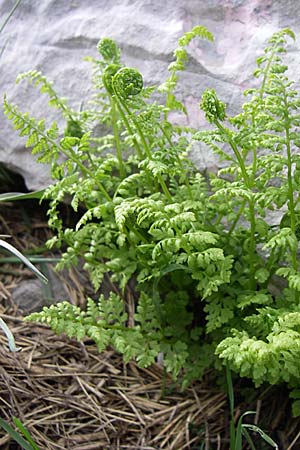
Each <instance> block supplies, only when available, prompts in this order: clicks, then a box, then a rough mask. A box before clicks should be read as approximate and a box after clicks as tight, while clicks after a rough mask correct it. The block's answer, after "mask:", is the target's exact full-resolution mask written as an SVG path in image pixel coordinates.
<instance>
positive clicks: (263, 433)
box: [243, 424, 278, 450]
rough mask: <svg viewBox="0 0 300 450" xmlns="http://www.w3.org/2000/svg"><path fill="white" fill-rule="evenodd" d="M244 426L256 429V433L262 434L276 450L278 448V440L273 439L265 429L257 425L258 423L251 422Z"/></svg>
mask: <svg viewBox="0 0 300 450" xmlns="http://www.w3.org/2000/svg"><path fill="white" fill-rule="evenodd" d="M243 427H245V428H248V429H249V430H251V431H254V432H255V433H258V434H260V436H261V437H262V438H263V439H264V440H265V441H266V442H267V443H268V444H270V445H271V446H272V447H274V448H275V449H276V450H278V445H277V444H276V442H274V441H273V439H271V438H270V436H268V435H267V434H266V433H265V432H264V431H263V430H261V429H260V428H259V427H257V426H256V425H251V424H244V425H243Z"/></svg>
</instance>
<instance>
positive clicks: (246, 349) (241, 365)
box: [4, 27, 300, 386]
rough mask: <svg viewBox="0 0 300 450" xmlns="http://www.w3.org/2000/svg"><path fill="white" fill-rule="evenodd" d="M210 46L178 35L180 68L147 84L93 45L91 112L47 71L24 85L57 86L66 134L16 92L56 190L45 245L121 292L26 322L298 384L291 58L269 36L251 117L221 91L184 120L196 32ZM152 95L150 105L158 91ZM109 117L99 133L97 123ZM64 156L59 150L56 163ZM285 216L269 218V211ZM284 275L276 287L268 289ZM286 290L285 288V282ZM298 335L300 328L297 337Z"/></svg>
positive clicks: (195, 370) (136, 351) (209, 93)
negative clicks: (198, 157)
mask: <svg viewBox="0 0 300 450" xmlns="http://www.w3.org/2000/svg"><path fill="white" fill-rule="evenodd" d="M197 36H199V37H201V38H203V39H207V40H209V41H212V40H213V37H212V35H211V34H210V33H209V32H208V30H206V29H205V28H204V27H195V28H194V29H193V30H192V31H191V32H188V33H186V34H185V35H184V36H183V37H182V38H181V39H180V40H179V42H178V48H177V49H176V50H175V52H174V56H175V61H174V62H173V63H171V64H170V66H169V71H170V76H169V77H168V79H167V80H166V82H165V83H163V84H162V85H161V86H159V87H155V86H152V87H144V84H143V78H142V75H141V74H140V73H139V71H138V70H137V69H135V68H129V67H125V66H124V65H123V64H122V61H121V56H120V50H119V49H118V47H117V45H116V43H115V42H114V41H112V40H110V39H107V38H105V39H102V40H101V41H100V42H99V44H98V47H97V48H98V51H99V53H100V55H101V58H100V59H95V58H89V59H90V61H91V62H92V64H93V67H94V76H93V83H94V87H95V96H94V98H93V99H92V100H91V102H90V103H89V105H88V108H86V109H85V110H82V111H80V112H75V111H74V110H72V109H71V108H70V107H69V106H68V104H67V102H66V100H65V99H62V98H60V97H59V96H58V95H57V94H56V93H55V91H54V89H53V86H52V84H51V83H49V82H48V81H47V80H46V78H45V77H44V76H43V75H41V74H39V73H37V72H29V73H27V74H25V75H22V76H20V78H19V81H20V80H21V79H24V78H27V79H29V81H31V82H32V83H33V84H34V85H36V86H39V87H40V88H41V91H42V92H44V93H46V94H48V96H49V99H50V104H51V105H52V106H54V107H56V108H58V109H59V110H60V111H61V113H62V115H63V116H64V118H65V119H66V127H65V129H64V131H63V132H59V131H58V128H57V126H56V124H55V123H54V124H52V125H50V126H49V127H48V128H46V126H45V122H44V121H43V120H40V121H39V120H36V119H33V118H32V117H30V116H29V114H27V113H25V114H24V113H21V112H20V110H19V108H17V107H16V106H14V105H13V104H11V103H9V102H8V101H7V100H6V99H5V102H4V109H5V113H6V115H7V117H8V118H9V119H11V120H12V121H13V123H14V126H15V128H16V129H17V130H19V132H20V134H21V135H24V136H27V144H26V145H27V146H29V147H32V148H33V153H35V154H37V155H38V158H39V160H40V161H41V162H46V163H50V164H51V170H52V175H53V178H54V180H55V182H54V184H53V185H51V186H49V187H48V189H47V190H46V193H45V198H46V199H49V200H50V208H49V224H50V226H51V227H52V228H53V229H54V230H55V231H56V234H55V237H54V238H52V239H51V240H50V241H49V242H48V245H49V247H51V246H60V245H62V244H64V245H66V247H67V250H66V251H65V252H63V254H62V258H61V261H60V263H59V264H58V268H62V267H65V266H70V265H73V264H77V262H78V260H79V259H83V260H84V262H85V268H86V269H87V270H88V272H89V274H90V277H91V281H92V283H93V285H94V287H95V290H96V291H98V290H99V289H100V288H101V284H102V282H103V278H104V277H107V276H109V277H110V279H111V281H112V283H114V284H115V286H117V288H118V292H119V294H118V295H117V294H116V293H112V294H110V296H109V297H108V298H104V297H103V296H100V298H99V300H98V301H97V302H95V301H93V300H91V299H89V300H88V301H87V308H86V310H85V311H81V310H80V309H78V308H77V307H75V306H73V305H71V304H68V303H62V304H59V305H55V306H51V307H50V308H45V309H44V310H43V311H42V312H40V313H34V314H32V315H31V316H29V317H28V320H35V321H41V322H44V323H47V324H48V325H49V326H51V327H52V328H53V329H54V330H55V331H56V332H58V333H61V332H66V333H67V334H68V335H69V336H74V337H76V338H77V339H84V337H89V338H92V339H93V340H94V341H95V342H96V344H97V346H98V348H99V350H100V351H101V350H103V349H104V348H105V347H106V346H107V345H112V346H114V347H115V348H116V349H117V350H118V351H120V352H121V353H123V355H124V357H125V359H126V360H129V359H131V358H135V359H136V360H137V361H138V363H139V364H140V365H143V366H146V365H148V364H151V363H152V362H153V361H155V359H156V357H157V355H158V354H160V353H163V355H164V364H165V367H166V369H167V370H168V371H170V372H171V373H172V374H173V376H174V377H177V376H178V374H179V373H181V374H183V376H184V379H183V381H184V384H186V383H187V382H189V381H190V380H192V379H194V378H197V377H200V376H201V375H202V373H203V371H204V370H205V369H206V368H208V367H211V366H215V367H220V360H221V361H223V360H224V361H225V362H226V363H227V364H228V363H229V364H230V366H231V368H232V369H234V370H236V371H238V372H240V373H241V374H242V375H245V376H248V377H251V378H252V379H253V380H254V381H255V383H257V384H259V383H262V382H264V381H268V382H270V383H278V382H281V381H286V382H288V383H289V384H290V385H292V386H293V385H296V384H297V380H298V375H297V374H298V373H299V370H298V368H299V367H298V366H299V358H298V356H299V352H298V342H300V340H299V338H300V335H299V334H298V329H299V325H298V324H299V323H300V322H299V318H300V316H299V313H300V311H299V291H300V282H299V280H300V274H299V263H298V252H299V248H298V246H299V227H300V223H299V222H300V211H299V203H300V201H299V193H298V192H299V182H300V177H299V173H300V159H299V152H298V146H299V142H300V139H299V133H298V126H299V117H300V116H299V113H298V108H299V104H300V103H299V95H298V92H297V91H296V90H295V89H294V85H293V83H292V82H291V81H289V79H288V78H287V76H286V69H287V68H286V66H285V64H284V62H283V58H284V55H285V53H286V49H287V45H288V39H289V38H292V39H293V38H294V35H293V33H292V32H291V31H290V30H282V31H280V32H278V33H276V34H274V36H273V37H272V38H271V39H270V41H269V44H268V46H267V48H266V49H265V52H264V55H263V56H261V57H260V58H258V60H257V63H258V68H257V70H256V71H255V76H256V77H258V79H259V80H260V85H259V87H257V88H253V89H249V90H248V91H247V92H245V94H246V95H247V96H248V97H250V100H248V101H247V102H246V103H245V104H244V105H243V110H242V112H241V113H240V114H238V115H236V116H235V117H228V116H227V113H226V106H225V104H224V103H223V102H222V101H221V100H220V99H219V98H218V96H217V94H216V92H215V91H214V90H212V89H207V90H206V91H205V92H204V93H203V96H202V101H201V104H200V107H201V109H202V110H203V112H204V114H205V116H206V118H207V120H208V121H209V122H210V124H211V127H210V129H209V130H201V131H195V130H192V129H188V128H184V127H179V126H175V125H173V124H172V123H170V121H169V120H168V116H169V113H170V111H172V110H173V109H177V110H180V111H181V112H183V113H184V111H185V108H184V104H183V103H182V101H179V100H178V99H177V98H176V97H175V94H174V92H175V88H176V85H177V82H178V78H179V77H178V73H179V71H181V70H184V68H185V62H186V60H187V51H186V48H185V47H186V46H187V45H188V44H189V42H190V41H191V39H193V38H195V37H197ZM154 98H155V100H154ZM99 124H101V130H102V131H103V130H104V129H105V130H106V132H102V134H101V135H99V136H98V135H95V132H94V131H93V130H94V129H95V126H96V125H99ZM194 139H196V140H200V141H202V142H204V143H205V144H206V145H207V146H209V147H210V148H211V149H212V151H214V152H216V153H217V154H218V155H219V157H220V158H221V159H224V160H225V161H226V165H225V168H223V169H221V170H220V171H219V173H218V174H217V175H213V174H211V175H209V176H208V175H205V176H204V175H203V174H200V173H198V172H197V170H196V169H195V167H194V166H193V164H192V163H191V161H190V160H189V159H188V158H187V156H186V153H187V150H188V148H189V146H190V145H191V143H192V142H193V140H194ZM62 155H63V156H64V159H63V160H62V159H61V156H62ZM66 197H67V198H71V205H72V207H73V209H74V210H75V211H79V210H80V211H83V213H82V215H81V218H80V219H79V221H78V223H77V225H76V226H75V227H74V228H66V227H65V225H64V223H63V220H62V217H61V216H60V213H59V204H60V203H61V202H62V201H64V199H65V198H66ZM276 209H279V210H281V211H282V220H281V221H280V222H279V221H278V223H275V224H274V222H273V221H272V220H271V216H270V214H271V213H272V211H274V210H276ZM278 278H283V279H284V280H286V288H285V289H281V290H279V293H278V292H275V289H274V282H275V281H276V279H278ZM132 280H134V281H135V283H136V286H137V287H136V292H135V296H136V305H135V311H134V314H133V317H129V316H128V310H127V307H126V292H127V288H128V286H129V283H131V282H132ZM277 291H278V290H277ZM299 331H300V330H299Z"/></svg>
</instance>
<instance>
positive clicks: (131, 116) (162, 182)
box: [116, 94, 172, 203]
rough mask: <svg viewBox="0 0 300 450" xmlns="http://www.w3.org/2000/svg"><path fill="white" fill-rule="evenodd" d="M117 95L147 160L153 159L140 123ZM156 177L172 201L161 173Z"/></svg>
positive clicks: (170, 200)
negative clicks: (133, 127) (132, 124)
mask: <svg viewBox="0 0 300 450" xmlns="http://www.w3.org/2000/svg"><path fill="white" fill-rule="evenodd" d="M116 96H117V94H116ZM117 97H118V101H119V102H120V103H121V105H122V107H123V108H124V109H125V111H126V113H127V114H128V116H129V117H130V118H131V120H132V122H133V123H134V126H135V128H136V131H137V133H138V135H139V137H140V139H141V142H142V144H143V147H144V149H145V153H146V156H147V158H148V159H149V160H153V158H152V154H151V150H150V148H149V146H148V144H147V141H146V139H145V136H144V133H143V131H142V129H141V127H140V124H139V123H138V121H137V120H136V118H135V117H134V114H132V113H131V111H130V109H129V108H128V106H127V105H126V103H125V102H124V101H123V100H122V99H121V98H120V96H117ZM157 178H158V181H159V183H160V185H161V188H162V190H163V193H164V194H165V196H166V197H167V199H168V200H169V202H171V203H172V196H171V194H170V192H169V189H168V187H167V185H166V183H165V180H164V179H163V177H162V175H161V174H158V175H157Z"/></svg>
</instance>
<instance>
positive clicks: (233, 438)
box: [226, 362, 236, 450]
mask: <svg viewBox="0 0 300 450" xmlns="http://www.w3.org/2000/svg"><path fill="white" fill-rule="evenodd" d="M226 381H227V393H228V399H229V408H230V450H235V449H236V430H235V426H234V391H233V384H232V376H231V371H230V368H229V364H228V362H227V364H226Z"/></svg>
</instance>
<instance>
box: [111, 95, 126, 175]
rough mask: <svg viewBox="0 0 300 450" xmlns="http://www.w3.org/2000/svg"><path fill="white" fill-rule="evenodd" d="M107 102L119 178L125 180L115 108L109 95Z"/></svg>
mask: <svg viewBox="0 0 300 450" xmlns="http://www.w3.org/2000/svg"><path fill="white" fill-rule="evenodd" d="M109 101H110V106H111V118H112V127H113V133H114V138H115V145H116V154H117V158H118V162H119V170H120V176H121V178H125V176H126V171H125V167H124V161H123V158H122V150H121V142H120V138H119V132H118V125H117V111H116V106H115V102H114V100H113V98H112V97H111V95H109Z"/></svg>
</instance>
